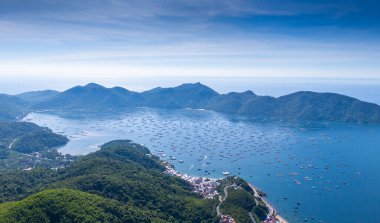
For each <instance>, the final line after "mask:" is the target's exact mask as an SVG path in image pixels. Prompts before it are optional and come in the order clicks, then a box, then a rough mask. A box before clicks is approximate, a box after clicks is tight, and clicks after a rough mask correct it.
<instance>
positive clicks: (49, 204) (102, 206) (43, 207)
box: [0, 189, 150, 223]
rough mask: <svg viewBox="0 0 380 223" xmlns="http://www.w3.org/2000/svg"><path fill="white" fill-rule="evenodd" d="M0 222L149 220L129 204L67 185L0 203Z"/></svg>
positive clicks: (90, 222) (89, 222) (56, 222)
mask: <svg viewBox="0 0 380 223" xmlns="http://www.w3.org/2000/svg"><path fill="white" fill-rule="evenodd" d="M0 222H4V223H5V222H7V223H8V222H9V223H11V222H17V223H30V222H39V223H50V222H51V223H59V222H62V223H63V222H65V223H67V222H87V223H92V222H120V223H121V222H150V220H149V218H147V217H146V216H145V214H144V212H143V211H140V210H137V209H135V208H133V207H131V206H127V205H123V204H122V203H120V202H118V201H116V200H111V199H106V198H103V197H100V196H96V195H92V194H89V193H85V192H80V191H76V190H70V189H54V190H45V191H43V192H40V193H37V194H35V195H33V196H30V197H28V198H26V199H24V200H22V201H18V202H9V203H4V204H0Z"/></svg>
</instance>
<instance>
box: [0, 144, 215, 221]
mask: <svg viewBox="0 0 380 223" xmlns="http://www.w3.org/2000/svg"><path fill="white" fill-rule="evenodd" d="M147 154H148V155H147ZM162 170H163V167H162V166H161V164H160V161H159V160H158V158H156V157H154V156H151V155H150V154H149V150H148V149H146V148H145V147H143V146H141V145H138V144H134V143H132V142H130V141H114V142H110V143H107V144H105V145H104V146H102V148H101V150H99V151H97V152H95V153H92V154H89V155H87V156H84V157H82V158H80V159H79V160H77V161H76V162H74V163H72V164H71V165H69V166H67V167H66V168H64V169H60V170H58V171H51V170H46V169H34V170H31V171H21V170H19V171H6V172H1V173H0V185H2V186H1V187H0V201H3V202H4V201H17V200H20V199H24V200H22V201H20V202H19V203H16V204H17V205H16V206H15V203H10V204H8V203H6V204H3V205H2V206H0V214H1V213H4V214H2V215H3V216H9V214H11V213H24V212H23V211H27V210H23V209H26V208H27V207H29V206H28V205H29V204H33V206H35V211H37V212H38V213H41V214H42V215H43V216H48V217H49V216H50V215H49V213H51V212H52V211H54V212H55V213H58V214H57V215H54V219H52V218H50V219H49V220H50V222H60V221H61V222H62V221H64V220H65V218H68V217H70V216H76V214H75V213H71V212H70V211H73V210H72V208H67V207H65V208H64V210H68V211H69V212H70V213H69V214H67V213H66V212H59V211H58V210H55V209H54V207H57V208H59V209H61V205H62V202H66V201H64V200H60V199H57V198H55V197H56V195H55V194H57V193H58V194H59V193H61V191H60V190H53V191H48V192H46V193H42V194H37V195H35V196H37V197H33V196H32V197H29V198H28V196H30V195H32V194H35V193H38V192H41V191H45V190H48V189H49V190H50V189H60V188H67V189H72V190H76V191H82V192H86V193H89V194H91V195H96V196H98V197H100V198H101V200H99V202H100V203H96V202H95V203H94V205H95V206H99V205H100V204H101V205H100V206H101V208H100V209H97V208H96V207H94V208H92V207H91V206H90V207H89V208H91V210H94V213H92V212H88V215H90V216H86V217H88V219H97V217H98V216H100V217H102V216H106V215H107V213H109V212H111V213H114V212H115V215H116V217H117V218H115V219H114V220H112V221H110V222H118V220H120V219H127V218H130V221H129V222H149V221H145V220H144V219H150V220H152V222H217V221H218V219H217V217H216V213H215V205H216V200H205V199H201V198H200V197H198V196H197V195H196V194H194V193H193V192H192V187H191V186H190V185H189V184H188V183H187V182H185V181H183V180H181V179H179V178H176V177H172V176H169V175H166V174H164V173H163V172H162ZM66 192H67V191H64V192H62V193H66ZM82 195H83V196H87V195H86V194H82ZM38 196H43V197H44V199H43V200H44V201H46V202H49V203H50V205H51V206H52V208H53V210H48V209H46V207H43V205H41V207H40V208H39V206H38V203H33V201H34V202H37V199H36V198H38ZM67 196H69V195H67ZM33 198H34V199H33ZM100 198H97V199H100ZM93 199H95V197H93ZM104 199H105V200H104ZM56 202H57V204H56ZM116 203H119V205H117V207H118V209H117V210H115V211H114V205H113V204H116ZM67 205H69V206H70V205H71V204H67ZM73 205H74V204H73ZM15 207H20V208H15ZM74 209H75V208H74ZM131 210H133V211H134V212H135V213H138V215H137V216H139V218H140V219H133V218H131V214H130V213H131ZM31 222H32V221H31ZM36 222H38V221H36ZM46 222H49V221H46ZM66 222H72V221H70V220H68V221H66Z"/></svg>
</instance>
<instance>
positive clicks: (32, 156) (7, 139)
mask: <svg viewBox="0 0 380 223" xmlns="http://www.w3.org/2000/svg"><path fill="white" fill-rule="evenodd" d="M67 142H68V139H67V138H66V137H65V136H62V135H58V134H55V133H53V132H52V131H51V130H50V129H48V128H43V127H40V126H38V125H36V124H33V123H28V122H0V170H4V169H26V168H35V167H47V168H52V167H59V166H61V165H64V164H65V163H67V162H69V161H70V160H73V157H70V156H63V155H62V154H60V153H58V152H57V150H56V149H54V148H55V147H58V146H62V145H65V144H66V143H67Z"/></svg>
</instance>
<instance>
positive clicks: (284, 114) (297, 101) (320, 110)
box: [0, 83, 380, 123]
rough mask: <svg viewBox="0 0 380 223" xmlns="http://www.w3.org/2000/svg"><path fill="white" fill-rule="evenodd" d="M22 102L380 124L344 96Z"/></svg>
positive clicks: (121, 95) (81, 92) (53, 95)
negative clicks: (190, 110)
mask: <svg viewBox="0 0 380 223" xmlns="http://www.w3.org/2000/svg"><path fill="white" fill-rule="evenodd" d="M8 97H10V96H8ZM18 97H19V99H22V100H23V101H25V102H28V103H29V105H30V106H31V107H32V108H33V109H59V110H74V109H75V110H102V109H109V108H126V107H139V106H145V107H154V108H168V109H178V108H194V109H195V108H203V109H209V110H213V111H216V112H221V113H228V114H238V115H244V116H249V117H253V118H260V119H275V120H287V121H292V120H306V121H341V122H364V123H380V106H379V105H376V104H372V103H367V102H363V101H360V100H358V99H355V98H352V97H348V96H344V95H339V94H333V93H315V92H308V91H302V92H296V93H293V94H290V95H286V96H282V97H279V98H275V97H270V96H258V95H256V94H254V93H253V92H252V91H246V92H242V93H236V92H232V93H228V94H219V93H217V92H216V91H214V90H213V89H211V88H209V87H207V86H205V85H203V84H201V83H195V84H182V85H180V86H177V87H173V88H161V87H158V88H154V89H152V90H149V91H145V92H142V93H138V92H133V91H129V90H126V89H124V88H121V87H114V88H106V87H103V86H101V85H98V84H94V83H91V84H88V85H85V86H76V87H73V88H71V89H68V90H66V91H64V92H61V93H59V92H52V91H41V92H34V93H33V92H29V93H24V94H21V95H18ZM0 99H1V98H0ZM16 104H17V103H16Z"/></svg>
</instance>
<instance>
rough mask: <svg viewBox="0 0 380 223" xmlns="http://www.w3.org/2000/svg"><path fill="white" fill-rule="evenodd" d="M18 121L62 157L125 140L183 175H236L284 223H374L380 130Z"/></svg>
mask: <svg viewBox="0 0 380 223" xmlns="http://www.w3.org/2000/svg"><path fill="white" fill-rule="evenodd" d="M25 120H28V121H32V122H35V123H37V124H39V125H42V126H47V127H49V128H52V129H53V130H54V131H55V132H59V133H61V134H64V135H67V136H68V137H69V138H70V139H71V140H70V142H69V143H68V144H67V145H66V146H64V147H62V148H61V151H62V152H63V153H70V154H86V153H89V152H92V151H96V150H97V149H98V148H99V147H98V146H100V145H102V144H103V143H105V142H108V141H110V140H115V139H130V140H133V141H135V142H137V143H141V144H145V145H146V146H147V147H148V148H149V149H150V150H151V151H152V153H155V154H159V151H160V150H163V151H164V153H165V154H166V156H165V157H163V156H162V159H167V160H169V161H170V162H171V163H173V164H174V165H175V166H176V168H177V169H178V170H180V171H182V172H185V173H190V174H193V175H198V176H203V175H206V176H211V177H222V172H223V171H229V172H230V173H232V174H236V175H240V176H242V177H243V178H245V179H246V180H248V181H250V182H252V183H253V184H255V185H256V186H257V187H259V188H260V189H261V190H263V191H265V192H267V193H268V195H269V197H268V199H269V201H270V202H271V203H273V205H274V206H275V207H276V208H277V210H278V211H279V212H280V213H281V214H282V215H283V216H284V217H285V218H287V219H288V220H289V221H290V222H303V221H304V219H308V222H321V221H323V222H339V223H342V222H345V223H352V222H378V221H380V190H379V188H380V157H379V154H380V148H379V147H380V126H376V125H357V124H342V123H283V122H262V121H257V120H249V119H245V118H243V117H237V116H226V115H222V114H218V113H215V112H211V111H202V110H160V109H148V108H139V109H133V110H125V111H117V112H116V111H105V112H104V113H103V114H101V113H85V112H72V113H63V112H60V113H59V112H55V113H32V114H30V115H28V116H27V117H26V118H25ZM171 156H172V157H175V159H174V158H171ZM179 160H182V161H183V163H180V162H179ZM298 202H301V205H297V203H298ZM296 207H298V208H296Z"/></svg>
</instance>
